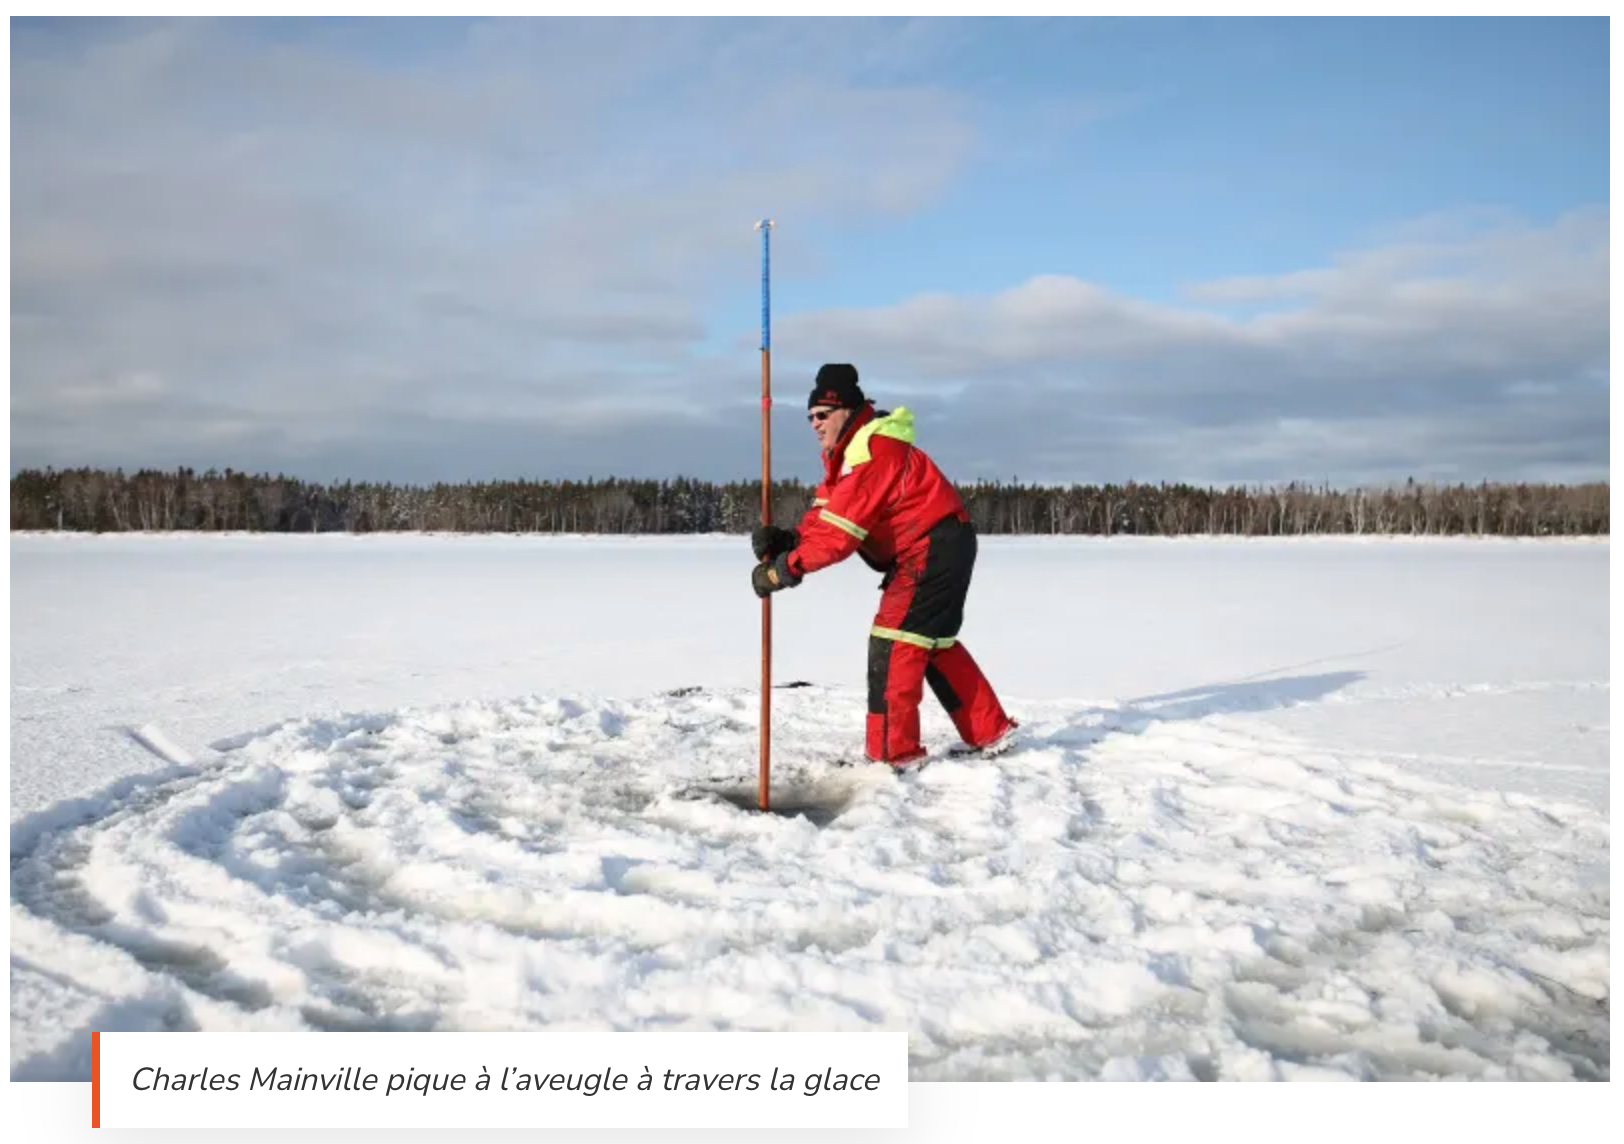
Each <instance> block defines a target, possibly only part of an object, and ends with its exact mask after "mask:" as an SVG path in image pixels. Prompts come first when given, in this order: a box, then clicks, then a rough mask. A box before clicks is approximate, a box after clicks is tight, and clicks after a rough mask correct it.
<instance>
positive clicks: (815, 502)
mask: <svg viewBox="0 0 1624 1144" xmlns="http://www.w3.org/2000/svg"><path fill="white" fill-rule="evenodd" d="M828 503H829V498H828V497H813V498H812V507H813V508H817V507H818V506H819V505H820V504H828Z"/></svg>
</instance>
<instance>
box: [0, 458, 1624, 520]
mask: <svg viewBox="0 0 1624 1144" xmlns="http://www.w3.org/2000/svg"><path fill="white" fill-rule="evenodd" d="M772 491H773V518H774V519H775V520H777V521H780V522H783V521H789V520H793V519H795V518H797V517H799V516H800V515H801V513H803V512H804V511H805V510H806V508H807V506H808V505H809V504H810V502H811V496H812V490H811V488H810V487H809V486H807V485H804V484H802V483H801V482H799V481H780V482H776V483H775V484H774V487H773V490H772ZM960 492H961V493H962V494H963V495H964V499H965V502H966V504H967V505H968V506H969V509H970V512H971V514H972V516H973V517H974V519H975V522H976V525H977V527H978V528H979V529H980V530H981V531H982V532H984V533H987V534H999V533H1005V534H1008V533H1020V534H1043V533H1052V534H1092V535H1117V534H1124V535H1163V536H1169V535H1196V534H1209V535H1238V536H1298V535H1310V534H1317V535H1327V534H1370V535H1429V536H1441V535H1477V536H1595V535H1606V534H1607V532H1608V485H1607V484H1606V483H1605V482H1596V483H1589V484H1579V485H1554V484H1489V483H1482V484H1477V485H1464V484H1462V485H1439V484H1420V483H1417V482H1415V481H1409V482H1406V483H1405V484H1403V485H1401V486H1396V487H1389V488H1380V489H1352V490H1338V489H1332V488H1329V487H1311V486H1307V485H1300V484H1291V485H1286V486H1283V487H1246V488H1243V487H1230V488H1224V489H1212V488H1198V487H1194V486H1191V485H1185V484H1155V485H1151V484H1136V483H1128V484H1125V485H1114V484H1107V485H1071V486H1062V487H1034V486H1030V485H1004V484H998V483H993V482H980V483H977V484H974V485H963V486H961V487H960ZM760 518H761V486H760V484H759V482H747V481H736V482H732V483H728V484H718V483H714V482H707V481H698V480H690V479H686V478H679V479H676V480H666V481H650V480H623V479H614V478H611V479H608V480H597V481H591V480H589V481H494V482H483V483H464V484H456V485H452V484H435V485H429V486H413V485H395V484H370V483H352V482H348V481H346V482H344V483H342V484H316V483H311V482H308V481H302V480H296V479H293V478H290V477H285V476H280V475H278V476H274V477H273V476H270V475H266V474H256V475H250V474H248V473H241V472H234V471H232V470H230V469H227V470H226V471H225V472H217V471H214V470H210V471H208V472H204V473H197V472H194V471H192V470H191V469H180V470H178V471H175V472H154V471H149V470H143V471H140V472H137V473H134V474H130V475H126V474H125V473H124V472H123V471H122V470H120V471H116V472H111V473H109V472H104V471H101V470H95V469H70V470H62V471H57V470H54V469H46V470H36V469H27V470H23V471H21V472H19V473H18V474H17V475H16V476H14V477H12V479H11V527H12V529H13V530H64V531H78V532H129V531H149V532H150V531H202V532H223V531H248V532H575V533H693V532H747V531H748V530H749V529H750V528H751V526H752V525H754V524H756V523H757V522H758V521H759V520H760Z"/></svg>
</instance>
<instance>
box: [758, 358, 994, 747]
mask: <svg viewBox="0 0 1624 1144" xmlns="http://www.w3.org/2000/svg"><path fill="white" fill-rule="evenodd" d="M807 409H808V411H809V412H808V415H807V420H808V421H810V422H811V424H812V427H813V429H814V430H815V431H816V433H817V435H818V442H819V444H820V445H822V447H823V458H824V478H823V481H822V482H821V483H820V484H819V485H818V488H817V491H816V492H815V493H814V494H813V500H812V507H811V508H810V509H808V510H807V512H806V514H805V515H804V516H803V517H802V518H801V520H800V522H799V524H798V525H797V526H796V527H795V528H787V529H786V528H779V527H777V526H776V525H763V526H760V527H758V528H757V529H756V530H755V532H754V534H753V535H752V537H751V548H752V551H754V552H755V555H756V559H757V560H758V561H762V563H759V564H757V566H756V568H755V569H754V571H753V572H752V574H751V583H752V585H753V586H754V588H755V591H756V595H758V596H766V595H768V594H769V593H772V592H776V591H779V590H780V589H783V588H793V587H795V586H796V585H798V584H800V582H801V581H802V579H803V578H805V577H806V576H807V575H808V574H809V573H812V572H816V571H817V570H818V569H820V568H827V567H828V566H829V565H831V564H835V563H838V562H839V561H841V560H844V559H846V558H847V557H848V556H850V555H851V554H852V553H854V552H855V553H857V554H858V555H859V556H861V557H862V558H863V560H864V561H865V562H866V563H867V564H868V565H869V567H871V568H873V569H874V570H875V571H877V572H883V573H884V574H885V576H884V579H883V580H882V581H881V584H880V586H881V588H882V590H883V594H882V595H881V597H880V607H879V611H878V612H877V614H876V615H875V617H874V625H873V627H872V628H870V630H869V641H868V720H867V742H866V753H867V755H868V757H869V758H870V759H871V760H873V761H875V762H885V763H890V764H891V765H892V766H897V767H902V766H905V765H907V764H909V763H912V762H914V761H915V760H918V759H921V758H923V757H924V756H925V754H926V751H925V749H924V747H923V746H922V745H921V743H920V740H919V703H920V700H921V699H922V698H923V696H924V684H925V683H927V682H928V683H929V684H930V687H931V691H932V692H934V693H935V695H936V698H937V699H938V700H939V701H940V702H941V704H942V706H943V707H944V708H945V709H946V710H947V713H948V715H949V717H951V718H952V720H953V725H954V727H955V728H957V730H958V732H959V736H960V737H961V738H962V739H963V740H964V742H965V744H967V747H966V748H964V752H979V753H982V754H990V753H994V752H996V751H998V750H1000V749H1003V748H1005V747H1007V746H1008V745H1009V744H1010V742H1011V737H1012V735H1013V734H1014V731H1015V728H1016V726H1017V724H1016V722H1015V721H1014V720H1013V719H1011V718H1010V717H1009V716H1008V715H1007V714H1006V713H1005V712H1004V709H1003V706H1002V705H1001V704H1000V703H999V701H998V696H997V695H996V694H995V693H994V692H993V689H992V685H991V684H990V683H988V682H987V679H986V677H985V676H984V675H982V673H981V669H980V668H979V667H978V666H977V665H976V661H975V660H974V659H972V658H971V657H970V653H969V651H968V650H966V648H965V646H964V644H962V643H960V642H959V640H958V634H959V628H960V627H961V626H962V625H963V623H964V601H965V596H966V595H967V594H968V592H969V590H970V574H971V572H972V570H973V569H974V566H975V559H976V532H975V526H974V525H972V524H971V523H970V514H969V513H968V512H966V511H965V509H964V502H963V500H962V499H961V498H960V497H959V494H958V491H957V490H956V489H954V487H953V486H952V484H950V483H949V482H948V480H947V478H946V477H944V476H943V475H942V472H941V470H940V469H938V468H937V467H936V464H935V462H933V461H932V460H931V459H930V458H929V457H928V456H926V455H925V453H924V452H923V451H922V450H921V449H920V448H919V447H918V446H916V445H915V444H914V429H913V415H912V414H911V413H909V412H908V410H907V409H905V408H899V409H897V410H896V412H894V413H889V412H879V411H876V410H875V408H874V404H873V402H871V401H869V400H868V399H867V398H865V397H864V396H863V391H862V388H861V387H860V386H859V385H858V379H857V370H856V369H855V368H854V367H852V366H850V365H843V364H831V365H826V366H824V367H823V368H822V369H820V370H819V371H818V376H817V380H816V381H815V382H814V384H813V387H812V395H811V397H809V398H808V399H807ZM964 752H961V753H964Z"/></svg>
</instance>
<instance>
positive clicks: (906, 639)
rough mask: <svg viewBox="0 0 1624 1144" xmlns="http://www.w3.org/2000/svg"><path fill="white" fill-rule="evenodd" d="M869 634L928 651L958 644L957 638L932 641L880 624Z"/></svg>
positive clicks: (926, 637) (948, 637) (928, 638)
mask: <svg viewBox="0 0 1624 1144" xmlns="http://www.w3.org/2000/svg"><path fill="white" fill-rule="evenodd" d="M868 634H869V635H871V636H878V637H879V638H880V639H882V640H895V641H897V642H898V643H906V644H913V645H914V646H915V647H922V648H925V649H927V650H931V649H937V648H944V647H952V646H953V645H954V644H956V643H957V642H958V638H957V637H956V636H946V637H944V638H942V639H932V638H931V637H930V636H916V635H914V634H913V633H912V632H905V631H901V630H900V629H897V628H882V627H880V625H879V624H875V625H874V626H873V627H872V628H870V629H869V630H868Z"/></svg>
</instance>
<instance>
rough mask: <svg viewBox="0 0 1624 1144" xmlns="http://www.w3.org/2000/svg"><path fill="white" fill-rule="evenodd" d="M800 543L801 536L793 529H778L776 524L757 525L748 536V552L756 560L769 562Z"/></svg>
mask: <svg viewBox="0 0 1624 1144" xmlns="http://www.w3.org/2000/svg"><path fill="white" fill-rule="evenodd" d="M799 543H801V534H800V533H798V532H796V531H795V530H794V529H793V528H779V527H778V526H777V525H776V524H758V525H756V528H755V531H754V532H752V533H751V534H750V551H751V552H754V553H755V554H756V559H757V560H763V559H765V560H771V559H772V558H773V557H775V556H777V555H779V554H780V553H783V552H788V551H790V549H792V548H794V547H795V546H796V545H797V544H799Z"/></svg>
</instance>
